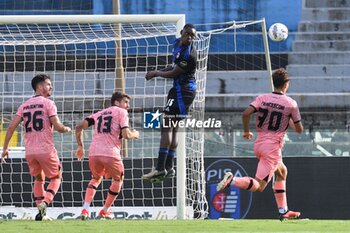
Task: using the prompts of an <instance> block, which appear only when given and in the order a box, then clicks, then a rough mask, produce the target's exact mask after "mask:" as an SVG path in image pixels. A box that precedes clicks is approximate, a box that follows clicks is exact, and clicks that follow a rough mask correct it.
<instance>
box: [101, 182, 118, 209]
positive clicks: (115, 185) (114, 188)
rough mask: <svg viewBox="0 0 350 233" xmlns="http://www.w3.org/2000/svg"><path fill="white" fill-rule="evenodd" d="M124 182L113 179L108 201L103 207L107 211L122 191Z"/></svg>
mask: <svg viewBox="0 0 350 233" xmlns="http://www.w3.org/2000/svg"><path fill="white" fill-rule="evenodd" d="M121 184H122V182H120V181H113V182H112V184H111V186H110V187H109V191H108V194H107V198H106V202H105V205H104V207H103V209H104V210H105V211H106V212H107V211H108V209H109V207H111V206H112V204H113V202H114V201H115V199H116V198H117V197H118V194H119V192H120V188H121Z"/></svg>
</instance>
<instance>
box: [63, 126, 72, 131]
mask: <svg viewBox="0 0 350 233" xmlns="http://www.w3.org/2000/svg"><path fill="white" fill-rule="evenodd" d="M70 131H72V129H71V128H70V127H67V126H65V127H64V132H66V133H68V132H70Z"/></svg>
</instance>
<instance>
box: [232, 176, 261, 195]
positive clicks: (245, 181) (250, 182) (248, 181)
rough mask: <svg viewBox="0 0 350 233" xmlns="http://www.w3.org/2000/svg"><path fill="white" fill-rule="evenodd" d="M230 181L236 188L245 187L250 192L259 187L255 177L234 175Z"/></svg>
mask: <svg viewBox="0 0 350 233" xmlns="http://www.w3.org/2000/svg"><path fill="white" fill-rule="evenodd" d="M232 183H233V185H234V186H236V187H238V188H241V189H245V190H248V191H251V192H255V191H256V190H257V189H258V188H259V187H260V184H259V182H258V181H257V180H256V179H254V178H252V177H248V176H245V177H235V178H234V181H233V182H232Z"/></svg>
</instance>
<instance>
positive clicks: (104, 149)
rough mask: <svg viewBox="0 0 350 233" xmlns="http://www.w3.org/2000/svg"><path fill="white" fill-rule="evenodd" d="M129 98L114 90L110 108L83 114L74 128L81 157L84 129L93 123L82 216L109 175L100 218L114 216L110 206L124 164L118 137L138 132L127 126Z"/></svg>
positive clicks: (121, 178) (125, 136) (119, 186)
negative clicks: (80, 120) (88, 172)
mask: <svg viewBox="0 0 350 233" xmlns="http://www.w3.org/2000/svg"><path fill="white" fill-rule="evenodd" d="M129 100H130V97H129V96H128V95H126V94H124V93H121V92H115V93H113V95H112V98H111V105H112V106H111V107H109V108H106V109H103V110H101V111H99V112H97V113H95V114H92V115H90V116H88V117H86V118H85V119H84V120H83V122H81V123H80V124H78V125H77V126H76V128H75V134H76V138H77V144H78V149H77V151H76V156H77V158H78V159H79V160H81V159H83V157H84V154H85V152H84V144H83V133H82V132H83V130H84V129H87V128H88V127H90V126H92V125H93V126H94V136H93V138H92V142H91V144H90V147H89V168H90V170H91V173H92V179H91V180H90V182H89V185H88V187H87V189H86V193H85V199H84V205H83V209H82V211H81V219H82V220H85V219H87V218H88V217H89V208H90V204H91V202H92V200H93V199H94V196H95V193H96V189H97V187H98V186H99V185H100V183H101V181H102V178H103V177H105V178H112V184H111V186H110V187H109V192H108V194H107V197H106V201H105V204H104V207H103V209H102V210H101V211H100V213H99V217H101V218H105V219H112V218H114V216H113V214H112V213H111V212H110V211H109V208H110V207H111V205H112V204H113V202H114V201H115V199H116V198H117V196H118V194H119V192H120V189H121V186H122V184H123V179H124V165H123V161H122V160H121V156H120V149H121V141H120V140H121V138H124V139H136V138H138V137H139V133H138V131H132V130H130V129H129V119H128V112H127V110H126V109H128V107H129Z"/></svg>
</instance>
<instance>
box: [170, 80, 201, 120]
mask: <svg viewBox="0 0 350 233" xmlns="http://www.w3.org/2000/svg"><path fill="white" fill-rule="evenodd" d="M195 97H196V91H195V90H186V89H179V90H177V89H176V88H175V87H172V88H171V89H170V91H169V93H168V98H167V103H166V105H165V108H164V113H165V115H169V116H171V117H175V118H179V119H184V118H185V117H186V115H187V114H188V110H189V108H190V106H191V104H192V102H193V100H194V98H195Z"/></svg>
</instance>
